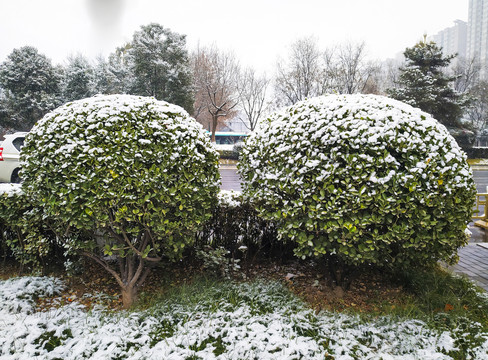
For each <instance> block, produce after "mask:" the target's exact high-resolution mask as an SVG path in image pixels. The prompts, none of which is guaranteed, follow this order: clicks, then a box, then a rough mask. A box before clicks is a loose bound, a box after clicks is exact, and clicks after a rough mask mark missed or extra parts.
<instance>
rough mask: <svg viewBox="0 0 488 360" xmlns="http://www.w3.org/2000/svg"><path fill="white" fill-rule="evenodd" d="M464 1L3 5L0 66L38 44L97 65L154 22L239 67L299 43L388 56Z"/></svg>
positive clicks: (448, 22)
mask: <svg viewBox="0 0 488 360" xmlns="http://www.w3.org/2000/svg"><path fill="white" fill-rule="evenodd" d="M468 2H469V1H468V0H293V1H292V0H245V1H232V0H166V1H164V0H0V62H3V61H4V60H5V59H6V57H7V56H8V54H10V53H11V51H12V50H13V49H15V48H19V47H21V46H24V45H32V46H35V47H36V48H37V49H38V50H39V51H40V52H41V53H42V54H45V55H46V56H47V57H49V58H50V59H51V60H52V61H53V63H55V64H57V63H63V62H64V61H65V59H66V58H67V57H68V56H69V55H70V54H77V53H82V54H84V55H86V56H88V57H89V58H92V59H94V58H95V57H96V56H97V55H100V54H102V55H104V56H107V55H108V54H110V53H111V52H112V51H113V50H114V49H115V48H116V47H117V46H120V45H122V44H123V43H125V42H127V41H129V40H130V39H131V37H132V34H133V33H134V31H135V30H138V29H139V27H140V26H141V25H146V24H148V23H150V22H157V23H160V24H161V25H163V26H164V27H167V28H170V29H171V30H172V31H175V32H178V33H180V34H185V35H187V44H188V47H189V49H192V48H195V47H196V45H197V44H198V43H200V44H202V45H207V44H212V43H215V44H216V45H217V46H218V47H219V48H221V49H223V50H233V51H234V52H235V54H236V55H237V57H238V58H239V59H240V61H241V64H242V65H245V66H253V67H255V68H257V69H259V70H265V71H268V72H271V71H272V70H273V67H274V65H275V63H276V60H277V57H278V56H279V55H281V56H286V54H287V53H288V51H289V48H290V45H291V43H292V42H293V41H295V40H296V39H298V38H301V37H305V36H314V37H316V38H317V39H318V41H319V45H320V47H321V48H325V47H328V46H333V45H336V44H340V43H344V42H346V41H353V42H356V41H363V40H364V41H365V42H366V48H367V52H368V57H369V58H371V59H379V60H384V59H386V58H393V57H395V56H396V55H397V54H398V53H400V52H402V51H403V50H404V49H405V48H406V47H408V46H412V45H414V44H415V43H416V42H417V41H418V40H420V39H421V38H422V35H423V34H424V33H427V34H428V35H434V34H435V33H437V32H438V31H439V30H442V29H444V28H446V27H449V26H452V25H454V23H453V21H454V20H456V19H461V20H465V21H466V20H467V17H468Z"/></svg>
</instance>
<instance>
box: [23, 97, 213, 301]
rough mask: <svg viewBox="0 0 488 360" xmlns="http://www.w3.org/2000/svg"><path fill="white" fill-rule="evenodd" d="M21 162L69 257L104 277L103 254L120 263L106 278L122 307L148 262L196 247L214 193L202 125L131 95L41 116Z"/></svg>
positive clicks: (87, 102)
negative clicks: (86, 259) (80, 257)
mask: <svg viewBox="0 0 488 360" xmlns="http://www.w3.org/2000/svg"><path fill="white" fill-rule="evenodd" d="M21 163H22V169H23V170H22V174H23V175H22V176H23V179H24V183H23V189H24V191H25V192H26V193H27V194H28V195H29V196H30V198H31V199H32V201H33V202H34V204H35V205H36V206H38V207H40V208H42V210H43V211H44V213H45V217H46V218H48V219H52V220H53V221H54V222H55V223H56V224H55V226H54V228H55V229H56V231H57V233H58V234H59V236H60V238H61V239H60V241H61V242H62V243H63V245H64V246H65V247H66V248H67V249H68V250H69V251H71V252H79V253H80V252H81V253H83V254H84V255H88V256H90V257H92V258H93V257H96V258H97V261H98V262H99V263H101V264H103V266H104V267H105V268H106V269H107V270H109V271H111V270H110V266H111V263H109V262H108V261H107V259H106V255H110V256H115V257H118V258H119V259H124V261H125V265H124V266H122V267H119V266H118V265H117V266H116V267H115V269H116V271H119V270H120V273H119V276H116V275H115V273H114V272H113V271H111V273H112V275H114V276H115V278H116V280H117V281H118V283H119V285H120V286H121V288H122V294H123V297H124V304H125V305H126V306H128V305H129V304H130V302H131V301H132V300H133V299H134V295H135V290H136V289H137V287H138V286H139V285H140V283H138V281H139V280H140V281H143V279H144V278H145V275H144V274H145V272H146V269H147V268H146V267H145V264H146V263H147V262H151V261H152V262H154V261H158V260H160V259H161V257H162V256H166V257H169V258H177V257H178V256H179V255H180V254H181V253H182V250H183V249H184V247H185V246H186V245H187V244H188V243H191V242H192V241H193V234H194V232H195V231H196V230H198V229H199V228H200V227H201V224H202V223H203V222H204V221H205V220H207V219H208V218H210V216H211V211H212V208H213V207H214V205H215V204H216V202H217V192H218V189H219V184H220V175H219V172H218V154H217V152H216V151H215V150H214V149H213V148H212V147H211V144H210V141H209V139H208V137H207V136H206V135H205V132H204V131H203V129H202V127H201V125H199V124H198V123H197V122H196V121H195V120H194V119H192V118H191V117H190V116H189V115H188V114H187V113H186V112H185V111H184V110H183V109H182V108H180V107H178V106H176V105H172V104H168V103H166V102H163V101H157V100H155V99H153V98H145V97H137V96H130V95H104V96H95V97H93V98H88V99H82V100H78V101H74V102H71V103H67V104H65V105H63V106H61V107H60V108H58V109H56V110H54V111H53V112H51V113H49V114H47V115H46V116H45V117H44V118H43V119H41V120H40V121H39V122H38V123H37V124H36V125H35V126H34V128H33V129H32V130H31V132H30V133H29V134H28V135H27V136H26V139H25V144H24V147H23V148H22V151H21ZM70 232H71V233H72V236H70V237H67V236H63V235H67V234H69V233H70ZM87 235H88V236H87ZM96 237H97V238H98V239H99V241H98V242H97V241H96V240H95V238H96ZM133 269H137V271H135V270H134V271H133Z"/></svg>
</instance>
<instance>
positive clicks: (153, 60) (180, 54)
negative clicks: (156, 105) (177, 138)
mask: <svg viewBox="0 0 488 360" xmlns="http://www.w3.org/2000/svg"><path fill="white" fill-rule="evenodd" d="M185 46H186V40H185V36H184V35H179V34H177V33H173V32H171V31H170V30H169V29H165V28H163V27H162V26H161V25H159V24H154V23H152V24H149V25H147V26H142V27H141V30H140V31H136V32H135V33H134V36H133V39H132V42H131V43H130V44H129V48H128V50H127V54H126V56H127V62H128V64H129V68H130V69H131V72H132V73H133V75H134V82H133V84H132V88H131V89H130V93H131V94H134V95H143V96H154V97H155V98H156V99H158V100H165V101H168V102H171V103H174V104H176V105H180V106H182V107H183V108H185V109H186V110H187V111H189V112H191V110H192V105H193V96H192V86H191V85H192V83H191V76H190V74H191V72H190V64H189V58H188V52H187V50H186V48H185Z"/></svg>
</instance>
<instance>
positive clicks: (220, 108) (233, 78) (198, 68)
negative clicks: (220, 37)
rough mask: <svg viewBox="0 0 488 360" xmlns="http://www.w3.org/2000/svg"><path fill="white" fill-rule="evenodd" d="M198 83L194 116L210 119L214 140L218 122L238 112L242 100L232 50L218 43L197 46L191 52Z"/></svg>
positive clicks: (196, 84)
mask: <svg viewBox="0 0 488 360" xmlns="http://www.w3.org/2000/svg"><path fill="white" fill-rule="evenodd" d="M192 67H193V76H194V85H195V104H194V116H195V118H196V119H197V120H198V121H200V122H201V123H204V124H205V122H206V120H207V119H209V120H210V123H211V129H210V130H211V133H212V141H213V142H215V132H216V131H217V125H218V124H219V122H221V121H222V120H225V119H227V118H229V117H231V116H233V115H234V114H235V108H236V106H237V104H238V103H239V96H238V93H237V78H238V74H239V64H238V63H237V60H236V58H235V56H234V54H233V53H226V52H222V51H220V50H219V49H217V48H216V47H215V46H212V47H207V48H200V47H199V48H198V49H197V51H196V52H195V53H194V54H193V56H192Z"/></svg>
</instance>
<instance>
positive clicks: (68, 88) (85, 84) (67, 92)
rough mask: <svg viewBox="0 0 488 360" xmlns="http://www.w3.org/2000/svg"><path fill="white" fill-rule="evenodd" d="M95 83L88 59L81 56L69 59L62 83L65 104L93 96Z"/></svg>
mask: <svg viewBox="0 0 488 360" xmlns="http://www.w3.org/2000/svg"><path fill="white" fill-rule="evenodd" d="M93 81H94V77H93V67H92V66H91V64H90V62H89V61H88V59H86V58H85V57H84V56H83V55H81V54H79V55H76V56H71V57H69V58H68V65H67V66H66V67H65V68H64V76H63V81H62V91H63V100H64V102H68V101H73V100H79V99H84V98H87V97H90V96H92V95H93V90H92V83H93Z"/></svg>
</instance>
